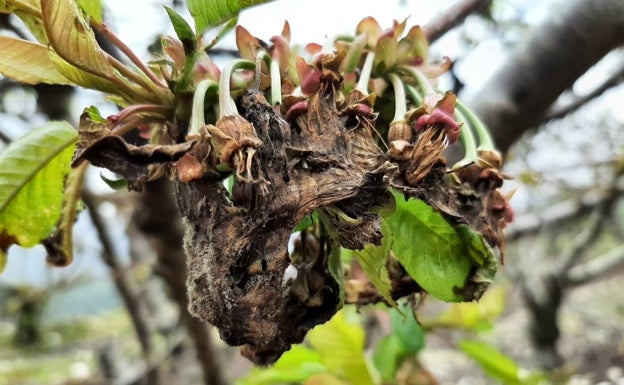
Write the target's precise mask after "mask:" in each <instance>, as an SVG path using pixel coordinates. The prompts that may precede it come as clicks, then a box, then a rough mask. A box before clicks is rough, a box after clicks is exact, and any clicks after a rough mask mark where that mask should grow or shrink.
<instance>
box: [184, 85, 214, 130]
mask: <svg viewBox="0 0 624 385" xmlns="http://www.w3.org/2000/svg"><path fill="white" fill-rule="evenodd" d="M217 86H218V84H217V82H216V81H214V80H212V79H204V80H202V81H201V82H199V84H198V85H197V87H196V88H195V93H194V94H193V107H192V110H191V122H190V127H189V132H188V134H189V135H199V130H200V129H201V128H202V127H204V126H205V125H206V119H205V117H204V100H205V99H206V92H208V90H209V89H210V88H211V87H217Z"/></svg>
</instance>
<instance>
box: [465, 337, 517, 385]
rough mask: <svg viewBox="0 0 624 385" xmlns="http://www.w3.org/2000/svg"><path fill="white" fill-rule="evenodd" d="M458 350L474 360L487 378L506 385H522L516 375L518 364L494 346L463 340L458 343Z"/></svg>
mask: <svg viewBox="0 0 624 385" xmlns="http://www.w3.org/2000/svg"><path fill="white" fill-rule="evenodd" d="M459 348H460V349H461V350H462V351H463V352H464V353H466V355H468V357H470V358H472V359H473V360H475V361H476V362H477V363H478V364H479V365H480V366H481V367H482V368H483V370H484V371H485V372H486V373H487V374H488V375H489V376H492V377H494V378H496V379H498V380H500V381H502V382H503V383H504V384H506V385H516V384H522V380H521V379H520V377H519V375H518V374H519V368H518V364H516V363H515V362H514V361H513V360H512V359H511V358H509V357H507V356H506V355H505V354H503V353H501V352H500V351H499V350H498V349H496V348H495V347H494V346H492V345H490V344H488V343H485V342H481V341H476V340H463V341H459Z"/></svg>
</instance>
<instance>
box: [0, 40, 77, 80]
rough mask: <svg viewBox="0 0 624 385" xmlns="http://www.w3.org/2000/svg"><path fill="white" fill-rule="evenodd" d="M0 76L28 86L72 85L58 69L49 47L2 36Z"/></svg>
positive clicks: (0, 43)
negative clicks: (44, 84) (41, 84)
mask: <svg viewBox="0 0 624 385" xmlns="http://www.w3.org/2000/svg"><path fill="white" fill-rule="evenodd" d="M0 51H2V55H0V74H2V75H4V76H6V77H8V78H11V79H14V80H17V81H18V82H21V83H26V84H37V83H47V84H66V85H71V84H72V82H70V81H69V80H68V79H67V78H66V77H64V76H63V75H62V74H61V73H60V72H59V71H58V70H57V68H56V66H55V65H54V63H53V62H52V60H50V56H49V55H48V47H46V46H44V45H42V44H39V43H33V42H30V41H26V40H22V39H16V38H13V37H8V36H0Z"/></svg>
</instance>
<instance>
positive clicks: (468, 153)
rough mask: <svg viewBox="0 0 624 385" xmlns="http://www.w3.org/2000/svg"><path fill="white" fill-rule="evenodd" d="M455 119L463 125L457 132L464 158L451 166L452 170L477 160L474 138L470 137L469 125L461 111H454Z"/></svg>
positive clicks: (470, 128)
mask: <svg viewBox="0 0 624 385" xmlns="http://www.w3.org/2000/svg"><path fill="white" fill-rule="evenodd" d="M455 119H457V121H458V122H459V123H463V126H462V128H461V130H460V131H459V141H460V143H461V144H462V146H463V147H464V158H463V159H462V160H460V161H459V162H457V163H456V164H455V165H454V166H453V168H459V167H463V166H466V165H468V164H470V163H472V162H474V161H476V160H477V146H476V144H475V140H474V136H473V135H472V127H471V124H470V122H469V121H468V120H467V119H466V117H465V116H464V114H463V113H462V112H461V111H459V110H456V111H455Z"/></svg>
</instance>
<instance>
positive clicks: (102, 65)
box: [41, 0, 115, 79]
mask: <svg viewBox="0 0 624 385" xmlns="http://www.w3.org/2000/svg"><path fill="white" fill-rule="evenodd" d="M41 12H42V14H43V23H44V25H45V30H46V33H47V35H48V39H49V40H50V45H51V46H52V48H54V51H56V52H57V53H58V54H59V56H60V57H62V58H63V59H65V60H66V61H67V62H68V63H70V64H72V65H74V66H75V67H78V68H80V69H81V70H83V71H86V72H89V73H91V74H94V75H96V76H99V77H102V78H108V79H110V78H112V77H114V74H115V71H114V69H113V66H112V64H111V62H110V57H109V56H108V54H106V53H105V52H104V51H102V49H101V48H100V46H99V45H98V43H97V41H96V40H95V34H94V33H93V30H92V29H91V26H90V25H89V23H88V22H87V21H86V20H85V18H84V17H83V15H82V12H81V11H80V10H79V9H78V5H77V4H76V2H75V1H73V0H41Z"/></svg>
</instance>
